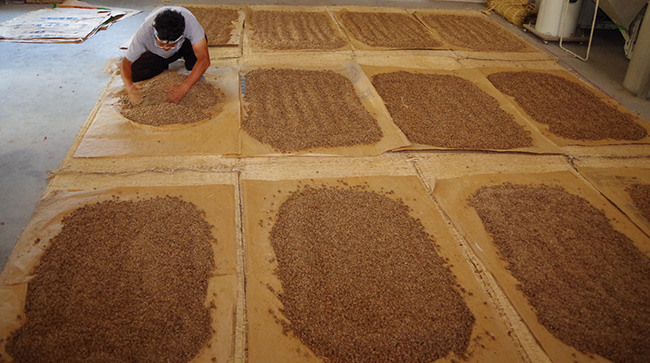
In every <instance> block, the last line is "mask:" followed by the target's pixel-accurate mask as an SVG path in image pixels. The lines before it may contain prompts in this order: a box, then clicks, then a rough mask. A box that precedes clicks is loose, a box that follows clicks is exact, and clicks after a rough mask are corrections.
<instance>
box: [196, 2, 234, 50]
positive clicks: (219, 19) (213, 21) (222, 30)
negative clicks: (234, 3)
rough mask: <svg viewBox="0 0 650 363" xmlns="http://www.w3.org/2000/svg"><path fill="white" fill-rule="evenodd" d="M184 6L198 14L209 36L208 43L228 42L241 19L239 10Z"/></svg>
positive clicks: (221, 43)
mask: <svg viewBox="0 0 650 363" xmlns="http://www.w3.org/2000/svg"><path fill="white" fill-rule="evenodd" d="M184 7H185V8H186V9H188V10H189V11H191V12H192V14H194V16H196V19H197V20H198V21H199V23H200V24H201V26H202V27H203V30H204V31H205V35H206V36H207V37H208V45H224V44H228V42H229V41H230V38H231V33H232V31H233V30H235V23H236V22H237V20H238V19H239V12H238V11H237V10H235V9H226V8H220V7H216V6H199V5H194V6H193V5H188V6H184Z"/></svg>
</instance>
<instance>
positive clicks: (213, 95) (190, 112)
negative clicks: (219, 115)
mask: <svg viewBox="0 0 650 363" xmlns="http://www.w3.org/2000/svg"><path fill="white" fill-rule="evenodd" d="M186 78H187V76H184V75H182V74H179V73H176V72H172V71H167V72H164V73H162V74H161V75H159V76H156V77H154V78H152V79H149V80H146V81H143V82H140V83H139V84H141V85H142V89H141V90H140V93H141V95H142V97H143V100H142V103H140V104H139V105H133V104H132V103H131V102H129V98H128V97H127V96H126V95H123V96H122V97H121V98H120V100H119V105H120V107H121V112H122V115H124V117H126V118H128V119H129V120H131V121H133V122H136V123H139V124H144V125H150V126H164V125H173V124H191V123H195V122H199V121H201V120H204V119H206V118H209V117H210V113H211V112H213V109H214V107H215V106H217V105H218V104H219V103H222V102H223V101H224V100H225V96H224V94H223V92H221V90H219V89H218V88H216V87H214V86H213V85H211V84H210V83H208V82H205V81H199V82H197V83H196V84H195V85H194V86H193V87H192V88H191V89H190V91H189V92H187V94H186V95H185V98H183V100H182V101H181V102H180V103H178V104H175V103H170V102H167V97H169V93H167V92H165V90H167V89H169V88H171V87H172V86H178V85H180V84H181V83H183V81H184V80H185V79H186Z"/></svg>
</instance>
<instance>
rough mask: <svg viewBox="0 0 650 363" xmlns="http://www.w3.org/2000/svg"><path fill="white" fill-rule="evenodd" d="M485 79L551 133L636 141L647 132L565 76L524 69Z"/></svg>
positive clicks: (575, 138)
mask: <svg viewBox="0 0 650 363" xmlns="http://www.w3.org/2000/svg"><path fill="white" fill-rule="evenodd" d="M488 79H489V80H490V82H492V84H494V86H495V87H496V88H497V89H499V91H501V92H503V93H505V94H507V95H509V96H511V97H514V99H515V102H517V104H518V105H519V106H521V108H523V109H524V111H526V113H528V115H529V116H530V117H532V118H533V120H535V121H537V122H539V123H542V124H545V125H548V127H549V131H550V132H551V133H553V134H554V135H557V136H560V137H563V138H566V139H570V140H606V139H613V140H639V139H642V138H644V137H646V136H647V135H648V132H647V131H646V130H645V129H644V128H643V127H642V126H641V125H640V124H638V123H637V122H636V121H635V119H634V118H633V117H632V116H631V115H630V114H628V113H624V112H621V111H620V110H618V109H616V108H615V107H614V106H612V105H610V104H608V103H606V102H604V101H603V100H601V99H600V98H598V97H597V96H596V95H595V94H594V93H593V92H592V91H590V90H589V89H587V87H585V86H583V85H580V84H578V83H576V82H572V81H570V80H568V79H566V78H564V77H560V76H557V75H554V74H549V73H545V72H534V71H523V72H499V73H493V74H491V75H489V76H488Z"/></svg>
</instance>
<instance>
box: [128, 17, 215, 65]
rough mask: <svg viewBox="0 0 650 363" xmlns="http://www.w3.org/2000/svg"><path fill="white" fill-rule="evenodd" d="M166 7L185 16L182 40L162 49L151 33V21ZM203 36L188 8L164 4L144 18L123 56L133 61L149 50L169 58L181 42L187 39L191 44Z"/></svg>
mask: <svg viewBox="0 0 650 363" xmlns="http://www.w3.org/2000/svg"><path fill="white" fill-rule="evenodd" d="M167 9H171V10H174V11H177V12H179V13H181V15H183V18H185V32H183V35H184V39H183V41H180V42H178V44H176V45H175V46H174V47H173V48H171V49H169V50H164V49H162V48H160V47H158V43H157V42H156V37H155V35H154V33H153V21H154V19H156V16H157V15H158V14H159V13H160V12H161V11H165V10H167ZM204 38H205V32H204V31H203V27H202V26H201V24H199V22H198V20H196V17H195V16H194V15H193V14H192V13H191V12H190V11H189V10H187V9H185V8H183V7H180V6H165V7H163V8H160V9H158V10H157V11H156V12H154V13H153V14H151V15H149V16H148V17H147V18H146V19H145V20H144V23H143V24H142V25H141V26H140V29H138V31H137V33H135V36H134V37H133V41H131V45H129V49H128V50H127V51H126V55H125V57H126V59H128V60H129V61H130V62H135V61H136V60H138V58H140V56H141V55H142V54H144V53H145V52H146V51H149V52H152V53H154V54H157V55H159V56H161V57H163V58H169V57H171V56H172V55H174V54H176V52H178V49H180V47H181V46H182V44H183V42H185V41H187V40H189V41H190V42H191V44H192V45H194V44H196V43H198V42H200V41H201V40H203V39H204Z"/></svg>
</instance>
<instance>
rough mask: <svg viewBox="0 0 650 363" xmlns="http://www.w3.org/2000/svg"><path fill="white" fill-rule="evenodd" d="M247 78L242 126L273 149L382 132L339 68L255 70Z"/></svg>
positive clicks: (358, 141)
mask: <svg viewBox="0 0 650 363" xmlns="http://www.w3.org/2000/svg"><path fill="white" fill-rule="evenodd" d="M245 82H246V84H245V87H246V88H245V89H246V90H245V94H244V102H245V110H246V116H245V117H244V120H243V121H242V129H243V130H244V131H246V132H247V133H248V134H249V135H251V136H253V137H254V138H256V139H257V140H259V141H261V142H263V143H265V144H269V145H271V146H273V148H275V149H276V150H279V151H282V152H289V151H298V150H307V149H311V148H318V147H336V146H354V145H368V144H373V143H376V142H378V141H379V140H381V138H382V136H383V133H382V131H381V129H380V128H379V125H378V124H377V121H376V120H375V119H374V118H373V117H372V116H371V115H370V113H369V112H368V111H367V110H366V109H365V107H364V106H363V104H362V103H361V101H360V100H359V97H357V95H356V93H355V91H354V86H353V85H352V83H351V82H350V80H349V79H347V78H346V77H345V76H343V75H341V74H339V73H336V72H333V71H307V70H294V69H258V70H254V71H251V72H248V73H247V74H246V80H245Z"/></svg>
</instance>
